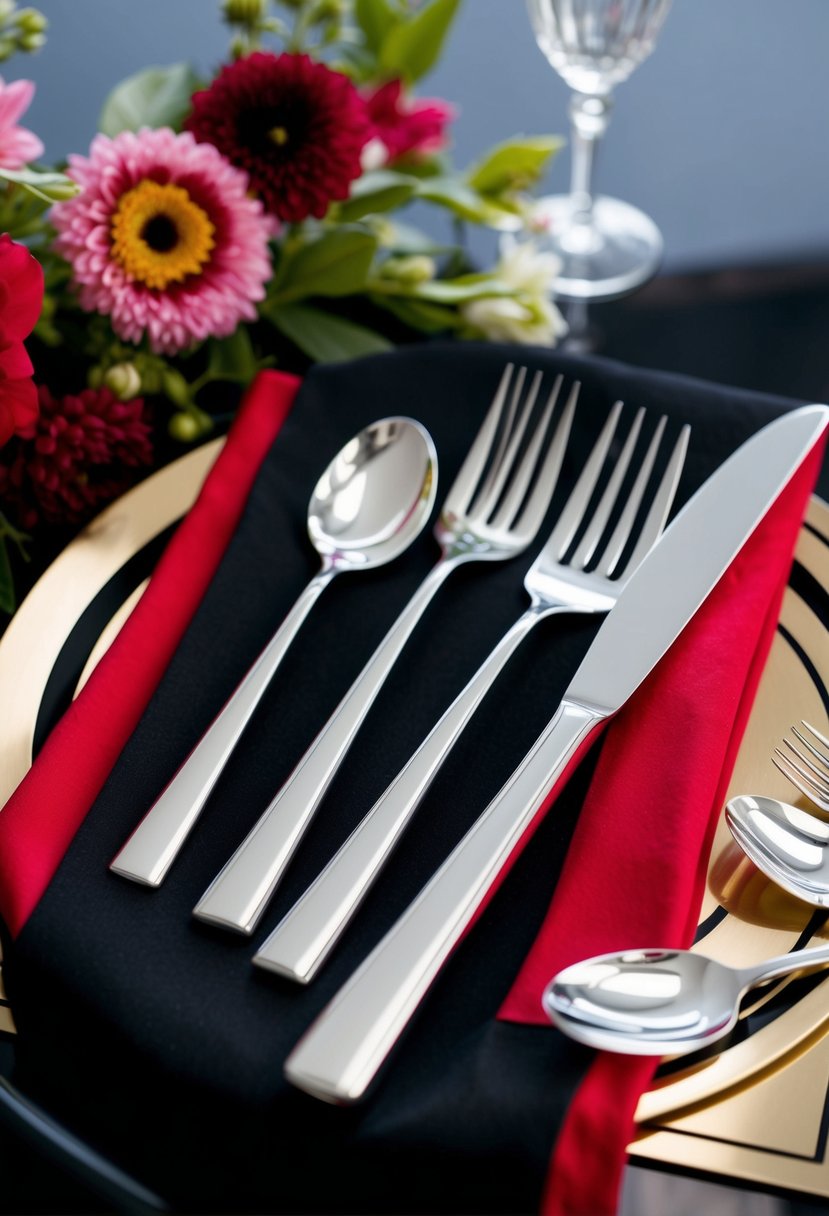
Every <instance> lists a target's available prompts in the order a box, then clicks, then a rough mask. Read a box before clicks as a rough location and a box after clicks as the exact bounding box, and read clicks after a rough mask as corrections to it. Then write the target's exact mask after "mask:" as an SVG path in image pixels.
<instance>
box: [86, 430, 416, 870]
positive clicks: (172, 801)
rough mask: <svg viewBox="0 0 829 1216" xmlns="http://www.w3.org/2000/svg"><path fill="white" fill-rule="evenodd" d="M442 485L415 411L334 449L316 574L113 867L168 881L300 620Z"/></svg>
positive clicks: (315, 513) (393, 541) (320, 485)
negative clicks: (335, 580)
mask: <svg viewBox="0 0 829 1216" xmlns="http://www.w3.org/2000/svg"><path fill="white" fill-rule="evenodd" d="M436 492H437V455H436V453H435V448H434V444H433V443H432V440H431V438H430V436H429V435H428V434H427V432H426V431H425V430H424V428H423V427H422V426H421V425H420V423H418V422H414V421H412V420H411V419H410V418H385V419H383V420H382V421H380V422H374V423H372V424H371V426H367V427H365V429H364V430H362V431H360V433H359V434H358V435H356V436H355V437H354V438H353V439H350V440H349V441H348V443H347V444H346V445H345V447H344V448H343V449H342V450H341V451H340V452H339V453H338V454H337V456H335V457H334V459H333V460H332V461H331V463H330V464H329V466H328V468H327V469H326V470H325V472H324V473H323V475H322V477H321V478H320V479H319V481H318V482H317V484H316V487H315V489H314V492H313V494H312V495H311V500H310V502H309V504H308V535H309V537H310V538H311V543H312V544H313V545H314V548H315V549H316V550H317V552H318V553H319V555H320V558H321V567H320V570H319V573H318V574H316V575H315V576H314V578H312V579H311V581H310V583H309V584H308V586H307V587H306V588H305V590H304V591H303V592H302V594H301V595H300V596H299V598H298V599H297V601H296V603H295V604H294V605H293V607H292V608H291V610H290V611H289V613H288V615H287V616H286V617H285V620H284V621H283V622H282V624H281V625H280V627H279V629H278V630H277V632H276V633H275V634H274V636H273V637H272V638H271V640H270V642H269V643H268V645H267V646H266V647H265V649H264V650H263V651H262V653H261V655H260V656H259V658H258V659H257V660H256V662H255V663H254V665H253V667H251V669H250V671H249V672H248V674H247V675H246V676H245V678H244V679H243V680H242V683H241V684H240V685H239V687H238V688H237V689H236V691H235V692H234V693H233V695H232V697H231V698H230V700H229V701H228V702H227V704H226V705H225V706H224V708H223V709H222V710H221V712H220V713H219V715H218V717H217V718H216V719H215V720H214V722H213V724H212V725H211V726H210V728H209V730H208V731H207V733H206V734H205V735H204V736H203V737H202V739H201V740H200V741H199V743H198V744H197V745H196V747H195V748H194V749H193V751H192V752H191V753H190V755H189V756H188V757H187V759H186V760H185V762H184V764H183V765H182V766H181V768H180V769H179V770H178V772H177V773H176V774H175V776H174V777H173V779H172V781H170V783H169V784H168V785H167V787H166V788H165V789H164V790H163V791H162V793H161V794H160V796H159V797H158V798H157V800H156V801H155V803H154V804H153V806H152V807H151V808H150V810H149V811H148V812H147V814H146V815H145V816H144V818H143V819H142V821H141V822H140V823H139V825H138V827H137V828H136V829H135V831H134V832H133V833H132V835H131V836H130V837H129V839H128V840H127V842H126V844H125V845H124V846H123V848H122V849H121V850H120V851H119V853H118V854H117V855H116V857H115V859H114V860H113V861H112V863H111V865H110V869H111V870H113V871H114V872H115V873H116V874H121V875H122V876H123V877H124V878H130V879H132V880H133V881H135V882H140V883H145V884H146V885H148V886H151V887H157V886H159V885H160V884H161V883H162V882H163V881H164V877H165V875H166V874H167V871H168V870H169V868H170V866H171V865H172V863H173V861H174V860H175V858H176V857H177V855H178V852H179V849H180V848H181V846H182V845H183V844H184V841H185V840H186V839H187V836H188V835H189V833H190V830H191V829H192V827H193V825H194V824H195V822H196V820H197V819H198V817H199V815H200V813H201V811H202V808H203V807H204V804H205V803H206V801H207V799H208V797H209V796H210V793H211V791H212V789H213V787H214V786H215V784H216V781H217V780H218V778H219V775H220V774H221V772H222V770H223V769H224V767H225V765H226V763H227V761H228V759H229V758H230V755H231V753H232V751H233V749H234V747H235V746H236V744H237V743H238V741H239V738H240V736H241V734H242V731H243V730H244V729H245V727H246V726H247V724H248V722H249V721H250V719H251V717H252V716H253V713H254V710H255V709H256V707H257V705H258V704H259V702H260V701H261V699H262V696H263V694H264V692H265V689H266V688H267V687H268V684H269V683H270V681H271V679H272V678H273V675H274V673H275V672H276V669H277V668H278V666H279V664H280V663H281V662H282V659H283V657H284V655H285V653H286V651H287V650H288V647H289V646H290V645H291V642H292V641H293V639H294V637H295V636H296V633H297V630H298V629H299V627H300V625H301V624H302V622H303V621H304V620H305V618H306V616H307V615H308V613H309V611H310V609H311V608H312V607H313V605H314V604H315V603H316V601H317V599H318V597H319V595H320V593H321V592H322V591H323V590H324V589H325V587H327V586H328V584H329V583H330V582H331V580H332V579H333V578H334V577H335V575H337V574H339V573H341V572H342V571H344V570H351V571H355V570H370V569H372V568H373V567H375V566H380V565H383V564H384V563H385V562H390V561H391V560H392V559H393V558H395V557H398V556H399V555H400V554H401V553H402V552H403V551H404V550H405V549H406V548H408V546H409V545H410V544H411V542H412V541H413V540H414V539H415V537H416V536H417V535H418V534H419V533H420V532H421V531H422V530H423V528H424V526H425V524H426V522H427V521H428V519H429V515H430V514H431V509H432V504H433V502H434V499H435V494H436Z"/></svg>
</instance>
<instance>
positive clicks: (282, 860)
mask: <svg viewBox="0 0 829 1216" xmlns="http://www.w3.org/2000/svg"><path fill="white" fill-rule="evenodd" d="M513 371H514V369H513V367H512V365H511V364H510V365H508V366H507V367H506V369H505V370H504V374H503V376H502V377H501V382H500V384H499V386H498V390H497V392H496V394H495V397H494V399H493V401H492V404H491V406H490V408H489V411H488V413H487V416H486V418H485V419H484V422H483V424H482V425H481V429H480V431H479V432H478V434H477V436H476V438H475V440H474V441H473V444H472V447H471V448H470V450H469V453H468V455H467V457H466V460H465V461H464V463H463V465H462V467H461V470H460V472H459V473H458V475H457V477H456V478H455V481H454V483H453V485H452V488H451V489H450V491H449V494H448V495H447V498H446V501H445V503H444V505H443V510H442V511H441V514H440V517H439V519H438V521H437V523H436V525H435V538H436V539H437V541H438V544H439V545H440V548H441V556H440V559H439V561H438V562H437V564H436V565H435V566H434V567H433V568H432V570H431V571H430V573H429V574H428V575H427V577H426V578H425V579H424V581H423V582H422V583H421V585H420V587H419V588H418V590H417V591H416V592H415V593H414V595H413V596H412V598H411V600H410V601H409V603H408V604H407V606H406V607H405V608H404V609H403V611H402V613H401V614H400V616H399V617H398V618H397V620H396V622H395V623H394V625H393V626H392V628H391V629H390V630H389V632H388V633H387V634H386V637H385V638H384V640H383V641H382V642H381V643H380V646H379V647H378V649H377V650H376V651H375V652H374V654H373V655H372V657H371V658H370V659H369V661H368V663H367V664H366V666H365V667H364V668H363V670H362V672H361V673H360V675H359V676H358V677H357V679H356V681H355V682H354V684H352V686H351V688H350V689H349V691H348V692H347V693H346V695H345V697H344V698H343V700H342V701H341V702H340V704H339V706H338V707H337V709H336V710H335V711H334V714H333V715H332V717H331V718H330V719H329V720H328V722H327V724H326V725H325V726H324V727H323V729H322V730H321V731H320V733H319V734H318V735H317V737H316V739H315V740H314V741H313V743H312V744H311V746H310V747H309V748H308V750H307V751H306V753H305V755H304V756H303V757H302V759H301V760H300V761H299V764H298V765H297V766H296V768H295V769H294V771H293V772H292V774H291V776H290V777H289V778H288V780H287V781H286V782H285V784H284V785H283V786H282V788H281V789H280V790H279V792H278V793H277V795H276V797H275V798H274V799H273V801H272V802H271V804H270V806H269V807H268V808H267V810H266V811H265V812H264V813H263V815H262V816H261V817H260V819H259V820H258V822H257V823H256V824H255V825H254V827H253V828H252V830H251V831H250V833H249V834H248V836H247V837H246V838H245V840H244V841H243V842H242V844H241V845H240V846H239V848H238V849H237V850H236V852H235V853H234V854H233V856H232V857H231V858H230V860H229V861H228V862H227V863H226V864H225V866H224V868H223V869H222V870H221V871H220V872H219V874H218V875H217V876H216V878H215V879H214V880H213V882H212V883H211V885H210V886H209V887H208V888H207V890H206V891H205V893H204V895H203V896H202V898H201V899H200V900H199V902H198V904H197V905H196V907H195V908H194V909H193V914H194V916H196V917H198V918H199V919H200V920H204V921H208V922H210V923H211V924H217V925H221V926H223V927H224V928H228V929H235V930H237V931H239V932H242V933H252V932H253V930H254V929H255V927H256V925H257V923H258V921H259V918H260V917H261V915H262V913H263V912H264V910H265V908H266V906H267V904H268V901H269V900H270V898H271V896H272V894H273V892H274V890H275V889H276V887H277V885H278V883H279V882H280V880H281V878H282V875H283V873H284V871H285V868H286V866H287V865H288V862H289V861H290V858H291V856H292V855H293V852H294V850H295V849H296V847H297V845H298V844H299V841H300V838H301V837H302V835H303V833H304V831H305V829H306V828H307V826H308V824H309V823H310V821H311V818H312V817H313V815H314V813H315V811H316V809H317V807H318V806H319V804H320V802H321V801H322V798H323V795H324V794H325V791H326V789H327V788H328V785H329V784H330V782H331V780H332V778H333V776H334V774H335V773H336V771H337V769H338V768H339V765H340V763H341V761H342V759H343V757H344V756H345V753H346V751H347V749H348V747H349V746H350V745H351V742H352V740H353V738H354V736H355V735H356V733H357V731H358V730H359V728H360V726H361V724H362V722H363V719H364V718H365V715H366V713H367V712H368V710H369V708H370V706H371V704H372V702H373V701H374V699H375V697H376V695H377V693H378V691H379V689H380V687H381V685H382V684H383V681H384V680H385V679H386V676H387V675H388V673H389V671H390V670H391V668H392V666H393V664H394V662H395V661H396V659H397V657H398V655H399V654H400V651H401V650H402V648H403V646H404V644H405V642H406V640H407V639H408V637H409V635H410V634H411V632H412V630H413V629H414V627H415V625H416V624H417V622H418V620H419V619H420V617H421V616H422V614H423V612H424V610H425V608H426V606H427V605H428V604H429V602H430V601H431V599H432V597H433V596H434V594H435V592H436V591H437V590H438V588H439V587H440V586H441V584H442V583H443V582H444V580H445V579H446V578H447V576H448V575H449V574H450V573H451V572H452V571H453V570H455V569H457V567H458V566H460V565H462V564H464V563H467V562H474V561H499V560H504V559H505V558H511V557H516V556H517V555H518V554H519V553H521V552H523V550H524V549H526V547H527V546H528V545H529V544H530V543H531V542H532V540H533V539H534V537H535V535H536V533H537V532H538V529H539V528H540V526H541V522H542V520H543V518H544V515H545V513H546V510H547V507H548V505H549V502H550V497H551V495H552V491H553V488H554V486H555V484H556V479H557V477H558V472H559V469H560V467H561V461H562V458H563V455H564V449H565V446H566V443H567V438H568V435H569V431H570V424H571V421H572V417H573V411H574V410H575V405H576V399H577V397H578V389H579V386H578V384H575V385H574V386H573V387H572V389H571V390H570V393H569V395H568V399H567V402H566V404H565V407H564V409H563V411H561V413H560V415H559V418H558V422H557V424H556V427H555V431H554V434H553V437H552V439H551V440H550V443H549V445H548V446H547V448H546V452H545V439H546V437H547V435H548V432H549V430H550V423H551V419H552V416H553V411H554V408H555V405H556V402H557V400H558V398H559V395H560V393H561V387H562V377H561V376H559V377H558V378H557V379H556V381H555V384H554V386H553V389H552V392H551V393H550V395H549V398H548V400H547V402H546V404H545V405H544V407H543V409H541V410H540V417H539V418H537V420H536V421H535V423H534V425H533V426H531V425H530V421H531V417H532V416H533V414H534V406H535V402H536V398H537V396H538V393H539V390H540V387H541V373H540V372H538V373H536V375H535V376H534V377H533V378H532V381H531V383H530V385H529V387H528V389H527V391H526V392H525V391H524V385H525V381H526V376H527V373H526V368H521V369H520V370H519V371H518V373H517V374H516V375H515V377H514V379H513Z"/></svg>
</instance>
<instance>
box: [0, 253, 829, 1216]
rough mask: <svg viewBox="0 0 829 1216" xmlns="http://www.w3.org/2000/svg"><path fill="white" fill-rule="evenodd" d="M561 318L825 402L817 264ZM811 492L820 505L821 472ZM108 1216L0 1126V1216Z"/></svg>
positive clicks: (603, 341) (5, 1056) (823, 275)
mask: <svg viewBox="0 0 829 1216" xmlns="http://www.w3.org/2000/svg"><path fill="white" fill-rule="evenodd" d="M565 313H566V314H567V316H568V321H569V322H570V324H571V327H572V329H571V338H570V339H569V340H568V344H567V345H568V346H569V347H570V348H571V349H573V350H578V351H588V350H589V351H592V352H595V353H596V354H601V355H605V356H608V357H610V358H614V359H619V360H621V361H623V362H627V363H632V364H636V365H639V366H643V367H651V368H656V369H659V370H664V371H671V372H679V373H683V374H686V375H690V376H697V377H701V378H703V379H707V380H713V381H717V382H719V383H722V384H732V385H735V386H737V387H741V388H749V389H756V390H759V391H764V392H769V393H779V394H783V395H786V396H790V397H793V398H798V399H802V400H804V401H823V402H826V401H829V255H827V256H825V257H823V258H819V259H814V260H810V261H803V262H802V263H798V264H788V265H769V266H759V267H742V268H736V267H735V268H730V269H717V270H711V271H695V272H693V273H688V274H673V275H664V276H660V277H658V278H656V279H655V280H654V281H653V282H651V283H650V284H648V285H647V286H646V287H644V288H643V289H641V290H640V291H639V292H638V293H636V294H635V295H633V296H631V297H628V298H626V299H622V300H616V301H613V302H609V303H605V304H596V305H591V306H590V308H589V309H587V310H585V309H584V308H583V307H582V306H566V307H565ZM818 491H819V493H821V495H822V496H823V497H824V498H827V499H829V462H827V467H826V468H824V472H823V476H822V479H821V481H820V483H819V486H818ZM12 1065H13V1040H11V1039H9V1038H5V1039H4V1037H3V1036H2V1035H0V1075H6V1076H8V1075H9V1074H10V1072H11V1069H12ZM676 1181H681V1180H676ZM657 1193H658V1191H657V1190H654V1195H656V1194H657ZM635 1194H636V1200H635V1202H636V1203H637V1205H639V1206H640V1209H641V1210H639V1211H637V1213H636V1216H660V1213H659V1212H658V1211H657V1209H655V1208H654V1209H651V1206H650V1204H649V1203H648V1198H647V1197H648V1189H647V1185H646V1184H645V1186H644V1189H643V1188H642V1185H641V1184H637V1187H636V1188H635ZM673 1195H674V1199H675V1200H676V1204H677V1205H678V1206H675V1207H674V1211H675V1212H676V1213H679V1212H680V1211H681V1212H686V1211H688V1212H690V1211H691V1210H693V1209H692V1207H689V1206H688V1203H691V1204H693V1203H694V1202H696V1199H695V1198H694V1195H695V1196H696V1197H697V1198H698V1201H699V1202H700V1203H703V1204H706V1206H707V1202H706V1193H705V1191H702V1192H699V1193H697V1192H695V1193H694V1195H690V1193H689V1196H688V1197H687V1203H685V1202H683V1199H682V1191H681V1189H680V1190H678V1191H675V1192H673ZM709 1198H711V1201H712V1203H714V1204H717V1203H719V1204H720V1205H721V1206H718V1207H717V1210H722V1211H732V1210H733V1212H735V1213H740V1212H744V1211H745V1212H747V1211H749V1210H751V1206H750V1205H751V1203H752V1197H751V1196H750V1195H748V1194H744V1193H743V1194H740V1199H741V1201H742V1203H743V1206H740V1203H739V1202H736V1203H735V1204H734V1205H733V1206H732V1205H728V1204H726V1206H722V1192H721V1189H720V1188H717V1189H716V1190H714V1191H711V1192H710V1196H709ZM672 1202H673V1201H672ZM643 1203H644V1204H647V1208H642V1207H641V1205H642V1204H643ZM746 1203H748V1205H749V1206H748V1207H746V1206H745V1204H746ZM111 1210H113V1207H112V1203H111V1202H109V1201H105V1200H102V1199H101V1197H100V1195H97V1194H96V1193H95V1191H94V1190H91V1189H90V1188H89V1187H88V1186H86V1185H84V1184H83V1183H82V1182H80V1181H78V1179H77V1178H75V1177H73V1176H72V1175H71V1174H69V1173H67V1172H65V1170H64V1169H62V1168H60V1167H57V1166H55V1165H54V1164H53V1163H51V1162H50V1161H49V1160H48V1159H47V1160H44V1158H43V1157H42V1156H41V1154H40V1153H39V1152H38V1151H37V1149H36V1148H35V1147H33V1146H32V1144H31V1143H27V1142H26V1140H25V1137H23V1136H21V1135H20V1134H19V1132H18V1131H17V1130H16V1129H15V1127H14V1126H13V1125H11V1124H9V1123H7V1122H5V1121H4V1120H3V1119H2V1116H0V1211H4V1212H7V1213H14V1212H20V1213H24V1212H29V1213H35V1212H43V1213H47V1212H53V1213H70V1212H72V1213H79V1212H106V1211H111ZM624 1210H625V1208H624V1205H623V1211H624ZM700 1210H702V1209H700ZM770 1210H771V1211H773V1212H774V1213H775V1216H807V1214H811V1213H816V1212H825V1211H826V1210H827V1205H826V1204H825V1203H814V1202H809V1201H807V1200H805V1199H804V1200H803V1201H800V1200H796V1199H780V1200H777V1201H775V1205H774V1206H773V1208H772V1209H770ZM763 1211H764V1212H765V1211H766V1208H763Z"/></svg>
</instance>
